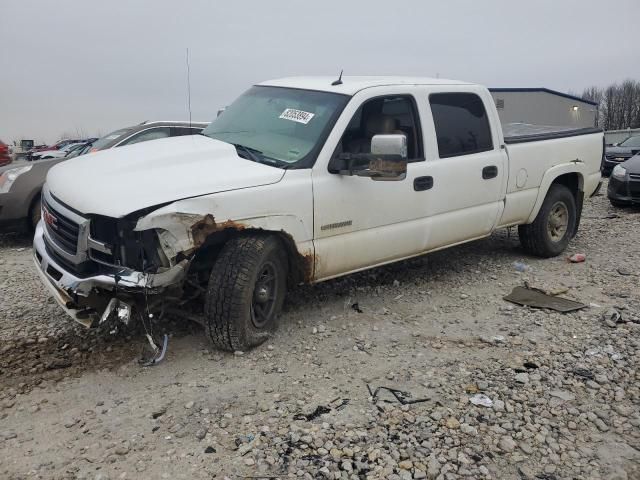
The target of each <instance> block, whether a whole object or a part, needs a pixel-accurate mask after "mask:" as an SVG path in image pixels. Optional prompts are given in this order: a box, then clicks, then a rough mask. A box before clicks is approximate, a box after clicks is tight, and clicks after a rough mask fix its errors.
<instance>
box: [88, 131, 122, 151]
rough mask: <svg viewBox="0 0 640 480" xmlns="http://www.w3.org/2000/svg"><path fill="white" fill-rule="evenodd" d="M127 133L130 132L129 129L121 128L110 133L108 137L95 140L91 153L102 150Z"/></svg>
mask: <svg viewBox="0 0 640 480" xmlns="http://www.w3.org/2000/svg"><path fill="white" fill-rule="evenodd" d="M129 131H131V128H121V129H120V130H116V131H115V132H111V133H110V134H109V135H105V136H104V137H102V138H100V139H98V140H96V141H95V142H94V144H93V148H91V151H92V152H95V151H97V150H102V149H103V148H104V147H106V146H107V145H108V144H109V143H111V142H113V141H114V140H115V139H116V138H118V137H120V136H122V135H124V134H125V133H128V132H129Z"/></svg>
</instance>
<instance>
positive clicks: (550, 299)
mask: <svg viewBox="0 0 640 480" xmlns="http://www.w3.org/2000/svg"><path fill="white" fill-rule="evenodd" d="M503 299H504V300H506V301H507V302H511V303H515V304H517V305H524V306H528V307H534V308H549V309H551V310H556V311H558V312H561V313H567V312H573V311H576V310H581V309H583V308H587V305H585V304H584V303H580V302H576V301H574V300H569V299H568V298H563V297H556V296H552V295H548V294H546V293H545V292H543V291H542V290H539V289H537V288H526V287H515V288H514V289H513V290H512V291H511V293H510V294H509V295H507V296H506V297H503Z"/></svg>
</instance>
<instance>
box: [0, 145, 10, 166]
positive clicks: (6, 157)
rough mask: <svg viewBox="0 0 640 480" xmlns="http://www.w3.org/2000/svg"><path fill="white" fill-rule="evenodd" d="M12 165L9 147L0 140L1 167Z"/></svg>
mask: <svg viewBox="0 0 640 480" xmlns="http://www.w3.org/2000/svg"><path fill="white" fill-rule="evenodd" d="M10 163H11V155H10V154H9V145H7V144H6V143H4V142H3V141H2V140H0V167H3V166H4V165H9V164H10Z"/></svg>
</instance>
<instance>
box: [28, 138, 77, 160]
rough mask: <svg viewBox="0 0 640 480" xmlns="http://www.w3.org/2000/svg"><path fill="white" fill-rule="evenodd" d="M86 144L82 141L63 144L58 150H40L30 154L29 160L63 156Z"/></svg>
mask: <svg viewBox="0 0 640 480" xmlns="http://www.w3.org/2000/svg"><path fill="white" fill-rule="evenodd" d="M85 145H86V143H85V142H83V143H70V144H69V145H65V146H64V147H62V148H61V149H59V150H43V151H41V152H35V153H33V154H32V155H31V160H44V159H45V158H64V157H66V156H67V155H69V154H70V153H71V152H72V151H74V150H76V149H79V148H82V147H84V146H85Z"/></svg>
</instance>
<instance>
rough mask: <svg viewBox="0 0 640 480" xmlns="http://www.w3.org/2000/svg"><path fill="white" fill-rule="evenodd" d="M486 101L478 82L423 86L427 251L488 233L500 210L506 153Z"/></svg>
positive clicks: (505, 173)
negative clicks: (427, 136) (474, 84)
mask: <svg viewBox="0 0 640 480" xmlns="http://www.w3.org/2000/svg"><path fill="white" fill-rule="evenodd" d="M490 101H491V99H490V96H489V94H488V93H486V92H484V91H483V89H480V88H479V87H464V88H462V87H456V86H451V87H448V86H439V87H424V95H423V96H422V99H421V108H423V109H424V110H425V111H426V112H425V114H424V115H423V118H424V121H425V122H428V123H430V125H429V126H428V128H425V131H429V132H435V138H431V139H429V140H428V141H425V143H427V144H428V147H427V148H425V151H426V152H427V159H426V160H427V165H428V168H427V171H428V176H430V177H431V178H432V183H433V187H432V188H431V189H430V190H429V191H428V193H427V196H426V197H427V198H425V202H426V208H427V216H428V217H429V238H428V242H427V247H428V249H429V250H432V249H436V248H440V247H444V246H447V245H452V244H456V243H460V242H463V241H465V240H470V239H473V238H479V237H482V236H486V235H488V234H489V233H491V231H492V230H493V228H494V226H495V225H496V222H497V219H498V218H499V215H500V214H501V212H502V210H503V207H504V202H503V200H504V192H505V185H506V184H505V182H506V179H507V155H506V151H505V149H504V148H503V145H501V138H502V137H501V135H500V132H498V131H496V130H495V129H496V128H500V124H499V123H497V122H496V121H495V120H494V119H493V116H491V114H492V113H493V112H494V110H493V109H492V108H490V107H491V104H489V103H488V102H490ZM496 126H497V127H496Z"/></svg>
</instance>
